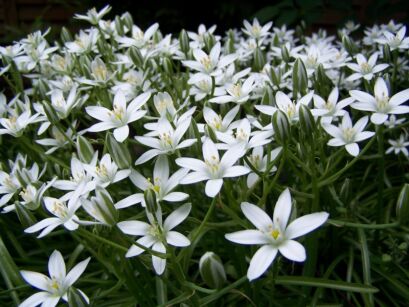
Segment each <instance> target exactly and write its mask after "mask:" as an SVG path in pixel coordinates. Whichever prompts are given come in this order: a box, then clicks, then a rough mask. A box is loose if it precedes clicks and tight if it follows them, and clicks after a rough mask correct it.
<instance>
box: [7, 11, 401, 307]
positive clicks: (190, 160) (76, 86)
mask: <svg viewBox="0 0 409 307" xmlns="http://www.w3.org/2000/svg"><path fill="white" fill-rule="evenodd" d="M109 11H110V7H109V6H107V7H105V8H103V9H102V10H101V11H99V12H98V11H96V10H95V9H92V10H90V11H89V12H87V14H86V15H76V16H75V17H76V18H77V19H80V20H82V21H84V22H88V23H89V24H90V25H91V26H90V27H89V28H88V29H84V30H81V31H80V32H79V33H78V34H76V35H75V36H74V37H73V36H72V35H71V33H69V32H68V31H67V30H66V29H64V30H63V31H62V33H61V41H56V42H49V41H47V39H46V37H47V34H48V33H47V32H45V33H43V32H40V31H38V32H35V33H32V34H30V35H29V36H28V37H26V38H24V39H21V40H19V41H17V42H15V43H14V44H13V45H10V46H7V47H0V59H1V64H0V65H1V66H0V69H1V73H0V76H1V77H3V78H4V79H5V80H6V82H7V83H8V84H9V86H10V88H8V89H7V90H5V91H4V93H0V143H1V146H2V152H1V161H0V162H1V167H0V209H1V212H2V214H10V215H11V214H16V215H17V216H18V218H19V221H20V222H21V225H22V227H23V230H24V233H26V236H32V235H31V234H33V233H38V239H41V240H50V241H47V242H53V241H52V239H53V238H55V237H59V236H61V238H63V239H64V240H67V245H69V246H70V248H71V247H72V250H74V246H75V244H77V248H76V249H75V251H73V252H72V255H71V257H73V258H71V257H70V258H69V259H70V263H71V264H72V261H73V260H75V257H76V255H77V253H78V252H80V251H82V249H83V248H84V246H85V247H86V249H87V251H89V252H90V253H91V254H92V255H93V256H94V257H95V262H98V263H99V265H100V266H101V267H104V269H101V270H96V271H95V274H96V276H98V278H100V277H101V284H102V286H103V287H105V286H106V288H105V289H104V291H101V290H98V289H96V287H94V288H92V289H93V291H94V294H93V296H92V297H91V299H92V298H93V297H94V298H95V299H96V300H98V297H103V296H104V295H110V293H111V291H113V292H115V291H116V289H125V288H126V290H124V291H129V292H133V294H132V295H134V296H135V297H138V299H140V300H141V301H143V300H145V299H146V300H147V301H146V302H145V304H146V305H149V304H152V302H151V301H149V300H150V298H149V296H147V297H143V295H141V294H140V293H139V292H141V290H140V289H139V290H135V289H134V288H135V287H136V288H138V287H142V288H141V289H143V285H139V284H136V283H135V285H136V286H133V285H132V283H133V282H134V280H135V279H138V278H139V276H145V277H146V276H149V270H151V269H153V271H154V275H155V274H156V275H158V276H159V277H158V278H157V279H156V281H157V283H156V285H155V286H154V287H155V288H157V289H162V290H161V291H162V292H161V299H164V297H163V296H164V295H165V294H164V293H166V291H165V290H163V287H164V280H166V278H167V277H168V276H174V277H175V278H176V280H177V282H179V283H180V287H181V288H183V289H187V288H189V287H192V289H194V291H193V292H195V291H196V290H197V291H198V292H203V293H212V292H211V290H208V289H204V290H203V287H202V286H203V285H201V286H196V285H194V282H196V281H197V279H198V278H199V277H198V276H197V274H196V275H194V276H189V275H188V274H189V273H190V272H191V271H192V267H193V266H194V265H196V264H197V263H199V258H198V259H195V257H197V256H198V254H199V253H200V254H201V255H203V254H204V255H206V257H204V258H202V259H201V260H200V266H201V268H202V267H206V266H207V267H208V268H209V269H210V270H212V268H213V269H214V270H215V272H213V273H214V274H213V273H212V272H204V271H203V272H202V269H201V271H200V273H201V276H203V279H205V281H206V280H208V281H209V283H211V284H213V285H218V286H217V287H219V286H222V285H223V284H224V283H225V282H226V280H227V278H228V279H234V278H236V277H238V275H239V274H240V272H241V271H242V268H243V266H247V264H246V263H244V265H243V262H245V261H246V260H245V259H246V258H245V257H244V256H242V255H240V256H238V255H234V253H231V252H228V251H227V252H226V251H225V248H221V249H220V251H217V248H218V246H217V245H216V243H215V242H219V243H220V242H222V241H223V242H224V243H223V244H222V243H220V245H225V246H228V247H227V249H230V248H231V249H233V248H236V247H235V245H234V244H231V242H234V243H238V244H244V245H248V244H250V245H252V244H254V245H261V247H260V248H259V249H258V250H257V251H256V253H255V254H254V256H253V257H252V259H251V261H250V263H249V266H248V270H247V275H246V276H247V278H248V280H250V281H252V280H254V279H257V278H260V277H261V276H262V275H263V273H265V272H267V269H268V267H269V266H270V264H271V263H272V262H273V261H276V262H277V263H278V260H275V259H276V258H277V257H279V255H282V256H284V257H285V258H287V259H289V260H290V261H295V262H304V261H306V260H307V261H308V259H307V256H306V255H307V254H308V253H310V252H311V253H313V254H316V252H317V251H316V250H315V251H314V249H317V244H318V243H317V237H316V236H315V237H313V238H312V239H311V240H315V241H314V244H310V243H307V244H306V245H305V246H306V247H304V246H303V245H301V244H300V243H298V242H297V241H295V240H294V239H296V238H299V237H301V236H303V235H305V234H307V233H309V232H310V231H312V230H315V229H316V228H318V227H320V226H322V225H323V224H325V223H326V222H327V220H328V217H329V213H328V212H330V213H331V219H338V220H345V219H350V218H352V217H354V218H356V219H357V220H360V223H361V224H362V223H363V221H365V222H368V221H370V220H371V219H372V218H373V217H372V216H366V217H365V216H364V214H361V213H360V212H359V210H361V208H355V207H354V210H352V209H351V208H350V207H349V206H356V204H357V203H363V204H365V206H369V205H371V206H372V205H373V203H374V202H373V201H372V200H371V197H368V200H367V201H366V202H365V201H364V200H362V198H365V197H366V196H367V194H371V193H377V191H380V192H379V195H378V198H379V199H380V201H379V203H380V205H379V207H377V210H380V212H384V211H385V210H389V209H387V208H386V207H390V206H386V205H385V206H383V201H382V199H383V198H386V197H389V196H390V197H397V196H396V193H397V187H399V186H400V185H401V184H402V183H403V179H402V178H403V176H401V177H399V176H391V177H390V178H389V177H387V176H388V175H387V171H388V172H392V170H390V168H389V167H385V163H389V161H393V162H390V163H391V164H390V165H391V166H390V167H393V168H396V169H397V170H402V169H404V167H402V166H405V167H407V165H408V164H407V163H408V149H407V147H408V144H409V141H408V133H407V121H406V118H405V116H406V114H408V113H409V106H408V105H407V101H408V100H409V88H407V87H408V83H407V80H408V74H409V66H408V64H407V63H408V56H407V49H408V48H409V44H408V40H409V38H405V34H406V28H405V26H404V25H401V24H394V23H393V24H392V23H391V24H389V25H382V26H375V27H374V28H368V29H366V30H365V37H364V38H363V40H353V39H352V38H351V37H350V36H349V33H350V32H351V31H355V30H356V27H355V26H354V27H351V26H350V25H349V26H348V27H346V28H345V29H343V31H340V35H342V37H339V40H337V39H336V37H334V36H330V35H327V33H326V32H325V31H321V32H319V33H318V34H316V33H315V34H313V35H312V36H306V35H304V34H302V33H296V32H295V31H293V30H291V29H287V28H286V27H285V26H284V27H282V28H276V27H273V23H272V22H269V23H267V24H265V25H262V24H260V23H259V21H258V20H257V19H254V20H253V21H252V22H249V21H244V23H243V28H242V29H241V30H230V31H229V32H228V33H226V35H225V36H219V35H216V34H215V33H216V32H215V31H216V26H213V27H210V28H206V27H205V26H204V25H200V26H199V28H198V31H197V32H187V31H184V30H183V31H181V32H180V35H179V36H178V37H176V36H172V35H171V34H167V35H166V34H164V33H162V32H161V31H160V29H159V25H158V24H156V23H155V24H153V25H151V26H150V27H148V28H147V29H141V28H140V27H138V26H137V25H135V24H134V23H133V20H132V18H131V16H130V15H129V14H128V13H125V14H123V15H121V16H116V17H115V18H114V19H112V20H109V19H105V17H106V15H107V14H108V13H109ZM300 29H301V28H300ZM385 138H387V139H385ZM385 140H386V141H385ZM374 143H377V144H378V146H375V145H374ZM385 144H386V145H387V144H389V145H390V146H391V147H388V148H386V149H385V146H384V145H385ZM334 147H340V148H334ZM362 147H363V148H362ZM389 154H395V155H398V159H395V160H396V161H395V160H393V158H391V156H390V155H389ZM389 159H390V160H389ZM358 161H360V163H361V165H363V166H362V167H360V168H358V167H357V168H356V169H352V170H351V169H350V167H352V166H353V165H355V163H356V162H358ZM374 161H375V162H374ZM342 162H344V163H342ZM377 162H379V164H375V165H374V164H373V163H377ZM377 167H382V168H383V169H382V170H379V175H377V174H375V175H373V174H372V173H371V172H373V170H374V169H376V168H377ZM362 173H365V175H362ZM354 176H355V178H357V179H356V184H357V186H356V187H358V186H359V187H362V186H365V185H366V183H367V180H372V179H373V180H375V181H376V180H377V181H378V185H377V186H376V187H375V188H373V187H372V186H370V187H369V188H365V189H364V191H363V192H362V193H361V191H357V195H358V196H356V197H355V198H354V196H353V195H351V192H347V191H349V190H348V189H352V188H351V187H350V186H347V184H346V183H345V182H349V180H351V177H354ZM398 177H399V178H398ZM202 182H205V184H203V183H202ZM354 188H355V187H354ZM384 188H385V189H386V188H390V193H388V194H385V195H384V194H382V190H383V189H384ZM290 191H291V194H292V197H291V195H290ZM358 192H359V193H358ZM348 193H349V194H348ZM345 195H346V196H345ZM277 199H278V200H277ZM385 201H386V200H385ZM274 204H275V205H274ZM334 204H335V205H334ZM336 206H338V207H336ZM240 209H241V210H240ZM355 209H356V210H355ZM13 212H14V213H13ZM241 212H242V213H243V214H244V216H245V217H246V218H247V219H248V220H249V221H250V222H251V224H253V225H254V226H255V227H256V229H247V230H240V231H238V226H239V225H241V226H243V227H248V224H247V221H246V220H245V219H243V218H242V215H241ZM270 212H272V218H270ZM382 214H383V213H382ZM382 214H380V215H382ZM297 216H301V217H297ZM385 216H390V214H386V213H385ZM164 217H166V218H165V219H164ZM146 219H147V221H148V222H146ZM6 220H7V219H5V220H4V221H6ZM209 220H212V222H210V221H209ZM2 221H3V220H2ZM182 222H183V223H182ZM377 222H378V223H381V222H382V220H379V219H378V220H377ZM368 223H369V222H368ZM357 225H360V224H359V223H357ZM176 227H177V229H178V230H177V231H176V230H174V229H175V228H176ZM213 230H214V231H213ZM220 233H222V234H220ZM319 234H320V235H326V233H325V228H323V230H322V231H320V232H319ZM223 235H224V236H223ZM317 235H318V234H317ZM135 236H136V237H137V238H136V240H135V238H134V237H135ZM207 236H212V238H211V239H210V240H209V239H208V238H206V237H207ZM216 236H217V238H216ZM213 237H214V238H213ZM67 238H69V240H68V239H67ZM226 239H227V240H226ZM221 240H222V241H221ZM71 241H74V242H76V243H75V244H74V243H72V242H71ZM210 241H211V243H209V242H210ZM229 241H231V242H229ZM40 242H41V241H40ZM68 242H70V243H68ZM104 244H106V245H104ZM202 244H203V245H202ZM206 244H208V245H212V247H213V248H214V250H215V252H216V253H220V254H223V256H222V257H221V258H219V257H218V256H217V255H216V254H215V253H213V252H207V248H206ZM102 246H103V247H102ZM175 247H177V248H181V249H177V250H176V249H175ZM108 248H109V251H107V250H106V249H108ZM111 249H112V250H111ZM16 250H19V249H18V248H16ZM67 250H68V248H67ZM306 250H307V251H306ZM240 251H241V252H245V253H247V252H249V251H250V250H245V249H241V250H240ZM351 251H352V247H351ZM144 252H145V253H144ZM146 254H149V255H150V256H151V261H150V260H149V259H147V256H146ZM351 255H352V252H351ZM229 256H230V257H232V258H234V257H236V256H237V257H240V258H241V259H237V260H234V261H233V259H232V258H230V259H229V258H228V257H229ZM130 257H135V258H132V259H125V258H130ZM351 257H352V256H351ZM23 258H24V257H23ZM363 258H364V256H363ZM220 259H223V261H228V262H229V266H230V272H228V274H227V275H226V273H225V272H224V267H223V264H221V260H220ZM93 261H94V260H93ZM132 261H133V262H132ZM349 261H351V262H350V263H352V262H353V261H352V260H349ZM88 262H89V258H88V259H87V260H85V261H82V262H80V263H79V264H78V265H76V266H75V267H73V268H72V270H71V271H70V272H69V273H68V274H66V272H65V263H64V261H63V258H62V255H61V253H60V252H58V251H54V252H53V253H52V255H51V257H50V262H49V273H50V278H49V277H47V276H43V275H41V274H39V273H34V272H30V271H21V275H22V276H23V278H24V280H26V281H27V282H28V283H30V284H32V285H33V286H34V287H36V288H38V289H40V290H42V292H39V293H37V294H34V295H33V296H31V297H30V298H28V299H27V300H26V301H24V302H23V303H22V304H21V306H34V305H37V304H43V305H44V306H45V305H47V306H54V305H56V304H57V303H58V301H59V299H60V298H62V299H63V300H65V301H67V300H69V299H70V300H74V299H75V297H76V298H77V299H78V300H85V301H88V297H87V296H86V295H85V294H84V293H83V292H79V291H77V292H76V291H74V290H70V289H71V286H72V284H73V283H74V282H75V281H76V280H77V279H78V278H79V276H80V275H81V273H82V272H83V271H84V270H85V267H86V266H87V264H88ZM130 263H136V265H133V264H130ZM151 263H152V264H151ZM239 263H240V265H239ZM0 264H1V262H0ZM316 265H317V263H316V259H315V260H313V262H312V263H309V266H310V270H311V266H316ZM280 270H281V271H280ZM278 271H279V272H284V271H286V272H287V274H290V273H289V272H290V271H291V270H289V268H287V267H285V266H283V267H282V268H278ZM124 272H125V273H124ZM297 272H298V270H297ZM311 272H312V273H310V274H313V273H314V272H315V271H314V270H313V271H311ZM317 272H318V270H317ZM212 274H213V275H212ZM276 274H277V272H275V273H274V276H273V278H275V277H276ZM280 274H281V273H280ZM335 275H336V274H335ZM113 278H117V279H118V280H117V282H115V283H112V284H111V283H110V282H109V281H108V280H110V279H113ZM267 278H270V276H269V275H268V276H267V277H266V279H267ZM349 278H350V279H351V276H349ZM365 278H367V277H365ZM365 278H364V280H365V282H367V279H365ZM94 279H96V278H94ZM186 279H187V280H188V281H186ZM90 280H92V279H90ZM105 281H107V282H106V283H105ZM146 282H147V283H148V284H149V283H150V282H148V281H146ZM272 284H274V282H272ZM124 285H126V286H124ZM192 285H193V286H192ZM366 285H368V284H366ZM133 287H134V288H133ZM176 288H177V287H176V286H172V287H171V286H169V287H168V290H169V291H170V292H172V293H173V294H174V295H175V297H176V296H178V297H181V298H182V296H183V298H184V297H185V296H186V297H188V295H185V294H181V292H180V291H179V290H178V289H176ZM10 291H14V290H10ZM70 291H71V292H72V293H74V294H72V295H70V296H69V295H68V293H71V292H70ZM158 291H159V290H158ZM189 291H190V290H189ZM206 291H207V292H206ZM209 291H210V292H209ZM368 291H369V290H368ZM227 292H229V291H226V293H227ZM75 293H77V294H78V293H80V295H77V296H75ZM186 293H187V292H186ZM142 294H143V290H142ZM132 295H131V296H132ZM191 295H193V294H191ZM198 295H199V294H198ZM70 297H71V298H70ZM118 297H119V296H118ZM118 297H117V298H116V299H118ZM189 297H190V296H189ZM186 300H188V298H186ZM182 301H183V300H182V299H181V300H180V301H179V300H176V301H175V302H182ZM119 302H120V303H119ZM192 302H193V301H192ZM70 303H71V304H73V306H74V305H75V304H76V303H75V302H70ZM117 303H118V304H122V301H121V300H120V299H118V301H117ZM133 303H135V302H133ZM158 303H160V304H162V303H164V301H160V302H158ZM95 304H98V303H95ZM123 304H126V301H124V302H123ZM141 304H142V305H143V303H141Z"/></svg>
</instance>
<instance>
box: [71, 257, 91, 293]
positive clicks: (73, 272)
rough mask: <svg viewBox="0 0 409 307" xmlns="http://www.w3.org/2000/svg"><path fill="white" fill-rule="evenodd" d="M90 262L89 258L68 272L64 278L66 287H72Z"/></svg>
mask: <svg viewBox="0 0 409 307" xmlns="http://www.w3.org/2000/svg"><path fill="white" fill-rule="evenodd" d="M90 260H91V257H88V258H87V259H85V260H83V261H81V262H80V263H78V264H76V265H75V266H74V267H73V268H72V269H71V271H69V272H68V274H67V277H66V278H65V285H66V286H67V287H69V286H71V285H73V284H74V283H75V282H76V281H77V279H78V278H79V277H80V276H81V275H82V273H84V271H85V269H86V268H87V265H88V263H89V261H90Z"/></svg>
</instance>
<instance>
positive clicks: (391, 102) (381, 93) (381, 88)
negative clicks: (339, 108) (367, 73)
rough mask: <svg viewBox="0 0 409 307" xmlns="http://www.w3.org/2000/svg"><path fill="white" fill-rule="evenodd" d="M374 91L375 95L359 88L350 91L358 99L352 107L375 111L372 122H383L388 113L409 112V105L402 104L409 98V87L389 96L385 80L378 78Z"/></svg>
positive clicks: (377, 123)
mask: <svg viewBox="0 0 409 307" xmlns="http://www.w3.org/2000/svg"><path fill="white" fill-rule="evenodd" d="M374 92H375V97H374V96H372V95H370V94H368V93H365V92H362V91H358V90H353V91H349V94H350V95H351V96H352V97H353V98H354V99H355V100H356V101H357V102H355V103H353V104H352V105H351V107H352V108H354V109H357V110H361V111H370V112H373V114H372V115H371V122H372V123H374V124H375V125H380V124H383V123H384V122H385V121H386V120H387V119H388V114H406V113H409V106H407V105H402V104H403V103H404V102H405V101H407V100H408V99H409V89H406V90H404V91H401V92H399V93H396V94H395V95H393V96H392V97H389V90H388V87H387V86H386V83H385V81H384V80H383V79H382V78H378V79H377V80H376V83H375V88H374Z"/></svg>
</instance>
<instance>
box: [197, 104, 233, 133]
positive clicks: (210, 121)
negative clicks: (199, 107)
mask: <svg viewBox="0 0 409 307" xmlns="http://www.w3.org/2000/svg"><path fill="white" fill-rule="evenodd" d="M239 110H240V107H239V106H235V107H234V108H232V109H230V110H229V112H227V113H226V115H225V116H224V118H222V117H221V116H220V115H219V114H217V113H216V112H215V111H214V110H213V109H211V108H209V107H204V108H203V117H204V120H205V121H206V124H207V125H208V126H209V127H211V128H212V129H213V130H215V131H220V132H227V131H229V130H230V129H231V124H232V121H233V120H234V118H235V117H236V115H237V113H238V112H239ZM199 131H201V132H204V127H203V125H201V126H199Z"/></svg>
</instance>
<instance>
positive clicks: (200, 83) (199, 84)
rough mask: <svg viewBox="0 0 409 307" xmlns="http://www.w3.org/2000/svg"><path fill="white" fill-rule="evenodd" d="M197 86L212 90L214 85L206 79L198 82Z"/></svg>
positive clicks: (204, 89)
mask: <svg viewBox="0 0 409 307" xmlns="http://www.w3.org/2000/svg"><path fill="white" fill-rule="evenodd" d="M197 87H198V88H200V89H201V90H202V91H203V92H206V93H207V92H210V91H211V90H212V85H211V84H210V83H209V82H208V81H206V80H200V81H199V82H198V83H197Z"/></svg>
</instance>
